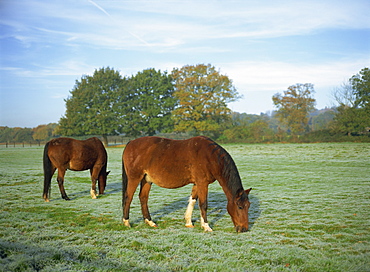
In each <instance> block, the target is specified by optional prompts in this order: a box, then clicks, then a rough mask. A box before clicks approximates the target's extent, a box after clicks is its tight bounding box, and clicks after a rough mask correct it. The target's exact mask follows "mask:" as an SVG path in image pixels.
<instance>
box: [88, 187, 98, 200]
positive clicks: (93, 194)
mask: <svg viewBox="0 0 370 272" xmlns="http://www.w3.org/2000/svg"><path fill="white" fill-rule="evenodd" d="M90 195H91V198H92V199H96V197H97V196H98V194H97V193H96V190H93V189H90Z"/></svg>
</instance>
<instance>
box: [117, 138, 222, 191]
mask: <svg viewBox="0 0 370 272" xmlns="http://www.w3.org/2000/svg"><path fill="white" fill-rule="evenodd" d="M214 148H215V143H214V142H213V141H212V140H210V139H208V138H206V137H202V136H198V137H193V138H190V139H187V140H171V139H166V138H160V137H150V136H148V137H142V138H138V139H136V140H133V141H131V142H130V143H129V144H128V145H127V146H126V148H125V150H124V153H123V161H124V165H125V169H126V172H127V175H128V176H131V177H133V178H140V177H143V176H145V177H146V180H147V181H149V182H153V183H155V184H157V185H159V186H161V187H165V188H177V187H182V186H184V185H186V184H189V183H197V182H199V181H205V182H208V183H211V182H213V181H215V180H216V179H217V177H216V176H217V175H218V173H219V166H218V160H217V155H216V154H215V153H214V152H213V149H214Z"/></svg>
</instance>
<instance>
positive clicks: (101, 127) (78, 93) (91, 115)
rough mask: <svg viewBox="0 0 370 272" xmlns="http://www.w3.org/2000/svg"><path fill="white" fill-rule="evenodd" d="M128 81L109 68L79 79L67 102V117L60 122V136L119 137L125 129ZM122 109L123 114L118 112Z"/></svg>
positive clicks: (104, 139)
mask: <svg viewBox="0 0 370 272" xmlns="http://www.w3.org/2000/svg"><path fill="white" fill-rule="evenodd" d="M124 84H125V79H123V78H122V77H121V75H120V74H119V72H117V71H115V70H113V69H111V68H109V67H107V68H101V69H99V70H95V72H94V74H93V76H87V75H85V76H83V77H82V78H81V80H80V81H77V80H76V84H75V86H74V88H73V90H72V91H71V92H70V93H71V96H70V97H68V98H67V99H66V100H65V102H66V114H65V116H64V117H62V118H61V119H60V122H59V131H58V132H59V133H60V134H62V135H66V136H72V135H75V136H80V135H102V136H103V142H104V144H105V145H107V144H108V140H107V136H108V135H117V134H118V133H119V132H120V131H122V130H123V128H122V126H123V125H122V124H123V122H122V119H121V118H120V117H122V110H124V109H125V108H126V106H125V102H126V101H127V99H128V98H129V96H126V95H124V94H122V92H123V89H124V88H123V87H124ZM117 110H119V111H117Z"/></svg>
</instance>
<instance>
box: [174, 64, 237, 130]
mask: <svg viewBox="0 0 370 272" xmlns="http://www.w3.org/2000/svg"><path fill="white" fill-rule="evenodd" d="M172 78H173V82H174V86H175V92H174V95H175V97H176V99H178V106H177V107H176V108H175V109H174V111H173V120H174V122H175V131H178V132H190V133H193V134H195V135H198V134H200V133H203V134H213V135H216V134H217V133H219V130H220V128H221V127H222V125H223V124H224V123H225V122H226V121H227V120H228V119H229V118H230V113H231V110H230V109H229V108H228V107H227V103H229V102H232V101H235V100H237V99H238V98H239V96H238V92H237V90H236V89H235V87H234V86H233V84H232V81H231V80H230V79H229V78H228V77H227V76H226V75H222V74H220V73H219V72H218V71H216V69H215V67H213V66H211V65H210V64H208V65H204V64H199V65H196V66H191V65H187V66H184V67H182V68H181V69H174V70H173V71H172Z"/></svg>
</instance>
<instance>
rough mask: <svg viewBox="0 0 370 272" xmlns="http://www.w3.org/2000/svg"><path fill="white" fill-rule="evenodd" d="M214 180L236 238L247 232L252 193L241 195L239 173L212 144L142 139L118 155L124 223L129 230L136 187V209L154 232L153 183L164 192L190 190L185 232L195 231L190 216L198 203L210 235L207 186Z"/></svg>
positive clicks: (208, 141) (195, 140) (196, 140)
mask: <svg viewBox="0 0 370 272" xmlns="http://www.w3.org/2000/svg"><path fill="white" fill-rule="evenodd" d="M215 180H218V182H219V183H220V185H221V187H222V189H223V191H224V192H225V195H226V198H227V201H228V204H227V211H228V212H229V214H230V216H231V219H232V221H233V223H234V225H235V229H236V231H237V232H245V231H247V230H248V210H249V206H250V202H249V199H248V194H249V192H250V190H251V189H252V188H250V189H248V190H245V191H244V189H243V186H242V183H241V180H240V176H239V172H238V170H237V168H236V165H235V163H234V161H233V159H232V158H231V156H230V155H229V154H228V153H227V152H226V150H225V149H223V148H222V147H221V146H219V145H218V144H217V143H215V142H214V141H212V140H211V139H209V138H207V137H203V136H199V137H194V138H190V139H188V140H170V139H165V138H160V137H142V138H138V139H136V140H133V141H131V142H129V143H128V144H127V146H126V148H125V150H124V152H123V155H122V207H123V218H122V220H123V223H124V224H125V225H126V226H128V227H129V226H130V223H129V212H130V204H131V201H132V198H133V195H134V193H135V191H136V188H137V186H138V185H139V183H140V184H141V186H140V194H139V198H140V203H141V210H142V213H143V216H144V220H145V222H146V223H147V224H148V225H150V226H152V227H156V224H155V223H154V222H153V221H152V219H151V216H150V214H149V209H148V197H149V190H150V187H151V185H152V183H154V184H157V185H158V186H160V187H164V188H169V189H172V188H179V187H182V186H185V185H187V184H190V183H192V184H194V185H193V189H192V192H191V196H190V199H189V205H188V207H187V210H186V213H185V220H186V226H187V227H193V224H192V222H191V214H192V211H193V207H194V204H195V202H196V201H197V199H199V208H200V212H201V226H202V228H203V229H204V230H205V231H212V229H211V228H210V227H209V225H208V221H207V196H208V185H209V184H210V183H212V182H214V181H215Z"/></svg>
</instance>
